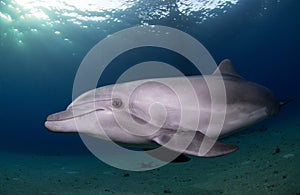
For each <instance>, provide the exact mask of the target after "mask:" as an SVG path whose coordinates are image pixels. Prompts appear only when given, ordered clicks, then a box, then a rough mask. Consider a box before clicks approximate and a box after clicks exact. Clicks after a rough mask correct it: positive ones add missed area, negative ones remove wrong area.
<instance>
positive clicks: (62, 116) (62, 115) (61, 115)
mask: <svg viewBox="0 0 300 195" xmlns="http://www.w3.org/2000/svg"><path fill="white" fill-rule="evenodd" d="M96 111H105V109H104V108H99V109H95V110H91V111H89V112H85V113H81V114H77V115H76V111H73V110H71V109H68V110H65V111H62V112H58V113H55V114H51V115H49V116H48V117H47V121H64V120H69V119H72V118H75V117H81V116H84V115H87V114H90V113H93V112H96ZM78 112H79V111H78Z"/></svg>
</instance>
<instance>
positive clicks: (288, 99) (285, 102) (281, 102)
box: [279, 97, 295, 108]
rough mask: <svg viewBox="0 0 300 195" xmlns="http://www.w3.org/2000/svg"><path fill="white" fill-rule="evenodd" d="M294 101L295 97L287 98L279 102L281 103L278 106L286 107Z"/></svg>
mask: <svg viewBox="0 0 300 195" xmlns="http://www.w3.org/2000/svg"><path fill="white" fill-rule="evenodd" d="M294 100H295V97H292V98H287V99H284V100H281V101H279V106H280V108H281V107H282V106H284V105H286V104H288V103H290V102H292V101H294Z"/></svg>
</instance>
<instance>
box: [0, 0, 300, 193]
mask: <svg viewBox="0 0 300 195" xmlns="http://www.w3.org/2000/svg"><path fill="white" fill-rule="evenodd" d="M299 18H300V1H297V0H162V1H155V0H98V1H92V0H88V1H71V0H57V1H54V0H52V1H51V0H50V1H44V0H41V1H34V0H12V1H8V0H1V1H0V104H1V108H0V109H1V111H0V122H1V127H0V128H1V131H0V132H1V136H0V194H300V182H299V181H300V151H299V149H300V142H299V140H300V114H299V108H300V103H299V95H300V91H299V84H300V77H299V73H300V66H299V59H298V58H299V54H300V53H299V52H300V49H299V46H300V36H299V35H300V22H299ZM137 25H165V26H168V27H173V28H176V29H179V30H181V31H183V32H186V33H188V34H190V35H191V36H193V37H195V38H196V39H197V40H198V41H200V42H201V43H202V44H203V45H204V46H205V47H206V48H207V50H208V51H209V52H210V53H211V55H212V56H213V58H214V59H215V61H216V62H217V63H219V62H220V61H221V60H223V59H225V58H229V59H231V60H232V61H233V64H234V66H235V68H236V70H237V71H238V72H239V73H240V74H241V75H242V76H243V77H245V78H246V79H247V80H251V81H254V82H256V83H259V84H262V85H264V86H266V87H268V88H269V89H270V90H272V91H273V92H274V94H275V96H276V97H277V98H278V99H285V98H289V97H295V100H294V101H293V102H291V103H290V104H288V105H286V106H285V107H283V108H282V110H281V111H280V113H279V114H278V115H277V116H274V117H273V118H270V119H268V120H266V121H263V122H260V123H259V124H257V125H255V126H253V127H250V128H249V129H247V130H244V131H243V132H241V133H238V134H236V135H233V136H231V137H229V138H226V139H225V141H226V142H228V143H234V144H237V145H238V146H239V150H238V151H237V152H235V153H233V154H230V155H226V156H222V157H218V158H211V159H206V158H196V157H192V160H191V161H190V162H187V163H182V164H169V165H167V166H164V167H162V168H159V169H156V170H152V171H147V172H129V171H124V170H119V169H116V168H113V167H110V166H109V165H106V164H104V163H103V162H101V161H100V160H98V159H97V158H96V157H94V156H93V155H92V154H91V153H90V152H89V151H88V150H87V149H86V148H85V146H84V144H83V143H82V141H81V139H80V137H79V136H78V135H77V134H58V133H57V134H55V133H52V132H50V131H48V130H47V129H46V128H45V127H44V122H45V120H46V117H47V116H48V115H49V114H52V113H54V112H57V111H61V110H63V109H65V108H66V107H67V105H68V104H69V103H70V102H71V101H72V88H73V81H74V77H75V75H76V71H77V69H78V67H79V66H80V63H81V61H82V59H83V58H84V56H85V55H86V54H87V52H88V51H89V50H90V49H91V48H92V47H93V46H94V45H95V44H97V43H98V42H99V41H101V40H102V39H104V38H105V37H107V36H109V35H111V34H113V33H115V32H118V31H120V30H123V29H126V28H129V27H134V26H137ZM149 60H157V61H163V62H166V63H168V64H172V65H173V66H175V67H176V68H178V69H180V70H181V71H182V72H184V73H185V74H186V75H195V74H198V72H196V71H195V69H194V68H192V66H191V65H188V62H187V61H186V60H185V59H184V58H181V57H180V56H178V55H175V54H174V53H172V52H170V51H166V50H160V49H157V48H156V49H153V48H144V49H141V50H133V51H131V52H128V53H127V54H126V55H122V56H119V57H118V59H116V60H115V61H113V62H112V64H111V67H113V68H112V69H110V70H107V71H106V72H105V74H104V75H102V77H101V80H100V81H99V85H107V84H111V83H114V82H115V81H116V80H117V79H118V77H119V76H120V75H121V74H122V71H125V70H126V69H127V68H129V67H131V66H133V65H135V64H137V63H140V62H143V61H149Z"/></svg>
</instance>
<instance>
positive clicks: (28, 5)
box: [0, 0, 238, 45]
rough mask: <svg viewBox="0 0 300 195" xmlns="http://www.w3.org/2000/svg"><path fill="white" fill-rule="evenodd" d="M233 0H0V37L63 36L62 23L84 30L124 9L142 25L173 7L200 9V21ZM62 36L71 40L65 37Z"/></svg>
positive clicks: (117, 19) (188, 11) (116, 19)
mask: <svg viewBox="0 0 300 195" xmlns="http://www.w3.org/2000/svg"><path fill="white" fill-rule="evenodd" d="M8 2H9V3H8ZM236 4H238V0H162V1H153V0H76V1H74V0H12V1H4V0H1V1H0V25H1V26H2V27H4V28H2V27H1V28H0V39H2V40H4V39H5V38H7V37H14V39H15V40H16V43H17V44H19V45H22V44H24V41H23V38H24V34H29V33H39V32H40V31H41V30H43V29H48V31H49V30H50V29H51V32H52V33H53V35H57V36H62V37H64V36H65V35H64V34H63V31H64V29H63V28H64V27H65V25H74V26H77V27H80V28H82V29H83V30H84V29H89V28H92V27H95V26H98V27H99V25H100V24H101V23H102V24H109V23H112V22H113V23H121V22H124V21H125V22H126V20H127V19H128V17H126V13H127V12H133V14H132V13H131V16H135V17H136V18H135V19H137V20H139V21H140V24H144V25H147V24H149V23H151V20H159V19H162V18H167V17H170V13H171V12H172V10H173V11H174V10H177V12H179V14H181V15H185V16H187V17H188V16H192V15H193V14H194V13H201V17H198V18H197V20H198V23H201V22H203V21H205V20H207V19H209V18H212V17H216V16H217V14H215V12H214V11H213V10H215V9H219V10H220V9H221V10H222V9H224V12H225V11H226V10H227V9H228V8H230V7H232V6H233V5H236ZM121 12H122V13H123V14H120V13H121ZM194 18H195V17H194ZM170 19H171V20H172V18H170ZM174 20H176V18H174ZM95 24H96V25H95ZM63 39H64V40H66V41H67V42H68V43H72V41H70V40H69V39H68V38H66V37H64V38H63Z"/></svg>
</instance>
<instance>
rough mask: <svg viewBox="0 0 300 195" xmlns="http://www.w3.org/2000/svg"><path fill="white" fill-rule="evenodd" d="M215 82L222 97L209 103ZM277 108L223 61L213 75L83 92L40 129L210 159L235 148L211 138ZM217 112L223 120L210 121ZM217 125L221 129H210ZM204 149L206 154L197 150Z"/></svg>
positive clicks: (262, 89)
mask: <svg viewBox="0 0 300 195" xmlns="http://www.w3.org/2000/svg"><path fill="white" fill-rule="evenodd" d="M185 81H188V82H185ZM219 81H222V82H223V84H224V87H225V88H224V92H225V96H224V97H225V98H226V99H225V101H224V100H218V98H216V100H214V101H215V102H213V101H212V97H211V93H210V92H211V89H210V86H214V85H213V84H214V83H216V82H219ZM209 83H211V84H212V85H210V84H209ZM190 87H192V90H190ZM195 98H196V101H195ZM212 103H214V104H215V105H216V106H214V107H213V106H212ZM282 104H283V103H282ZM282 104H280V102H279V101H277V100H276V99H275V97H274V96H273V94H272V93H271V91H269V90H268V89H267V88H265V87H263V86H260V85H258V84H255V83H252V82H249V81H247V80H245V79H244V78H243V77H241V76H240V75H239V74H238V73H237V72H236V71H235V70H234V68H233V66H232V64H231V62H230V60H228V59H225V60H223V61H222V62H221V63H220V65H219V66H218V69H217V70H216V71H215V73H213V74H212V75H204V76H192V77H171V78H156V79H146V80H139V81H132V82H126V83H121V84H116V85H108V86H104V87H100V88H97V89H94V90H91V91H88V92H86V93H84V94H83V95H81V96H79V97H78V98H77V99H76V100H75V101H73V102H72V104H70V106H69V107H68V108H67V109H66V110H65V111H62V112H58V113H55V114H52V115H50V116H48V118H47V121H46V122H45V126H46V127H47V128H48V129H50V130H51V131H54V132H78V133H83V134H87V135H90V136H93V137H96V138H99V139H105V140H112V141H114V142H116V143H118V144H120V145H125V146H135V147H140V148H156V147H159V146H164V147H165V148H167V149H168V150H171V151H175V152H180V153H185V154H190V155H194V156H203V157H215V156H220V155H224V154H228V153H231V152H233V151H235V150H236V149H237V146H234V145H229V144H224V143H220V142H218V141H216V139H218V138H219V137H220V136H222V137H223V136H227V135H229V134H231V133H234V132H236V131H238V130H240V129H242V128H245V127H248V126H249V125H252V124H255V123H256V122H258V121H260V120H262V119H264V118H266V117H269V116H273V115H275V114H276V113H277V112H278V111H279V109H280V106H281V105H282ZM221 108H222V109H221ZM219 113H223V114H224V117H223V119H224V120H220V121H218V120H217V121H216V122H214V121H211V116H212V115H214V114H215V115H218V114H219ZM183 115H184V116H183ZM212 122H213V124H211V123H212ZM219 122H220V123H221V122H222V124H221V128H220V129H218V128H216V129H213V128H211V127H217V125H220V124H217V123H219ZM215 123H216V124H215ZM191 124H194V125H191ZM209 126H210V128H209ZM204 140H205V142H206V143H205V144H204V143H203V141H204ZM205 145H208V148H207V150H206V152H204V153H202V152H200V151H201V150H200V148H201V147H205Z"/></svg>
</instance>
